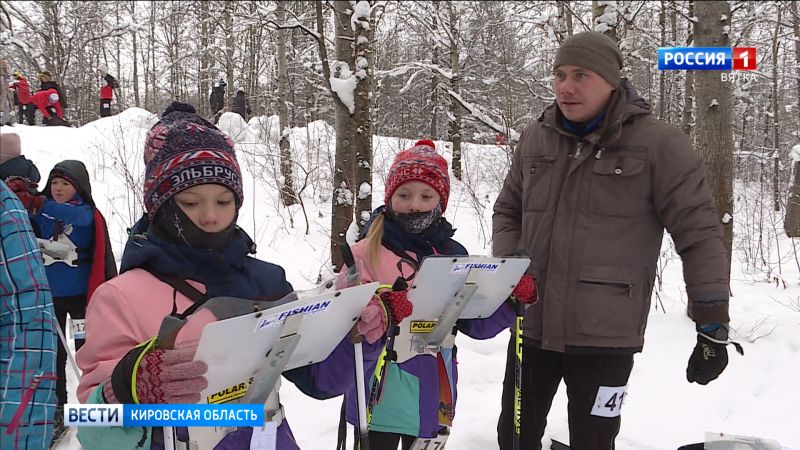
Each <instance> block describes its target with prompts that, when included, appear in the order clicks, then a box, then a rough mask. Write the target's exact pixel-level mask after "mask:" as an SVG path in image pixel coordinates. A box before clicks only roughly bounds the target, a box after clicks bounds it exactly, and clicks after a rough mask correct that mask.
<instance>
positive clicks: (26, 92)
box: [8, 70, 36, 125]
mask: <svg viewBox="0 0 800 450" xmlns="http://www.w3.org/2000/svg"><path fill="white" fill-rule="evenodd" d="M14 80H15V81H14V82H13V83H11V84H10V85H8V88H9V89H14V91H15V92H16V93H17V98H19V105H18V109H17V122H19V123H22V116H23V115H24V116H25V119H27V121H28V125H36V110H35V109H33V104H32V103H31V87H30V85H29V84H28V79H27V78H25V75H23V74H22V72H21V71H19V70H18V71H16V72H14Z"/></svg>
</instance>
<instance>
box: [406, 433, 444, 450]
mask: <svg viewBox="0 0 800 450" xmlns="http://www.w3.org/2000/svg"><path fill="white" fill-rule="evenodd" d="M447 436H448V435H446V434H440V435H438V436H436V437H433V438H416V439H414V445H412V446H411V450H442V449H444V444H445V442H447Z"/></svg>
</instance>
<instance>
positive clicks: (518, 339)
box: [513, 301, 525, 450]
mask: <svg viewBox="0 0 800 450" xmlns="http://www.w3.org/2000/svg"><path fill="white" fill-rule="evenodd" d="M514 310H515V312H516V321H515V328H514V349H515V352H514V439H513V449H514V450H520V448H521V445H520V422H521V421H522V319H523V318H524V317H525V305H524V304H522V303H520V302H519V301H517V302H516V304H515V305H514Z"/></svg>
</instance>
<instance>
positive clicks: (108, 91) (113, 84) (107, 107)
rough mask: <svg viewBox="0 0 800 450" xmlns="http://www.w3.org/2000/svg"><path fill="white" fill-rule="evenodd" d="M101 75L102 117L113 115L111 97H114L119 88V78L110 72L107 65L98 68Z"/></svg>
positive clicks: (98, 73)
mask: <svg viewBox="0 0 800 450" xmlns="http://www.w3.org/2000/svg"><path fill="white" fill-rule="evenodd" d="M97 75H99V76H100V117H108V116H111V115H112V114H111V99H112V98H114V89H118V88H119V83H117V79H116V78H114V77H112V76H111V74H109V73H108V70H106V68H105V67H103V66H100V67H98V68H97Z"/></svg>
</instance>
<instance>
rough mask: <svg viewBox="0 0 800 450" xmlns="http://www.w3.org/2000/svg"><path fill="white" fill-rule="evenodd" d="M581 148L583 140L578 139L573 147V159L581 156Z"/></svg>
mask: <svg viewBox="0 0 800 450" xmlns="http://www.w3.org/2000/svg"><path fill="white" fill-rule="evenodd" d="M582 149H583V141H578V145H577V146H576V147H575V159H579V158H580V157H581V150H582Z"/></svg>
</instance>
